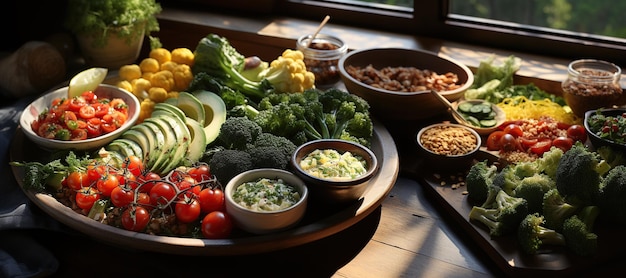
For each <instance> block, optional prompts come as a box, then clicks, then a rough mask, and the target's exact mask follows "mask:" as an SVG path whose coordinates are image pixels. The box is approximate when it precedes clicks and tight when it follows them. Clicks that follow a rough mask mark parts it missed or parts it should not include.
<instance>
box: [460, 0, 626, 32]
mask: <svg viewBox="0 0 626 278" xmlns="http://www.w3.org/2000/svg"><path fill="white" fill-rule="evenodd" d="M625 9H626V1H623V0H596V1H588V0H529V1H520V0H497V1H496V0H450V13H451V14H458V15H465V16H472V17H479V18H484V19H492V20H499V21H506V22H511V23H519V24H524V25H532V26H537V27H547V28H552V29H558V30H564V31H572V32H578V33H587V34H594V35H601V36H611V37H618V38H626V17H625V16H624V10H625Z"/></svg>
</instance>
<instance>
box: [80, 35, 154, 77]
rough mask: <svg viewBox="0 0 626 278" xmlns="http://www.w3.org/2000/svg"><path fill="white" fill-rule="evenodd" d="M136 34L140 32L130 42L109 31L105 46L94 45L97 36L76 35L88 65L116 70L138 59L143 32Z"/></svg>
mask: <svg viewBox="0 0 626 278" xmlns="http://www.w3.org/2000/svg"><path fill="white" fill-rule="evenodd" d="M138 32H141V35H137V36H134V38H133V39H132V40H131V41H130V42H129V41H128V40H127V39H126V38H122V37H119V36H118V34H117V33H115V32H111V31H109V33H108V34H107V39H106V43H105V45H98V44H97V43H95V40H96V38H97V36H95V35H93V34H80V35H77V40H78V45H79V47H80V50H81V53H82V54H83V57H84V58H85V62H86V63H87V64H88V65H90V66H93V67H105V68H111V69H118V68H119V67H121V66H123V65H126V64H133V63H134V62H135V61H136V60H137V57H139V52H140V51H141V47H142V45H143V40H144V31H143V30H138Z"/></svg>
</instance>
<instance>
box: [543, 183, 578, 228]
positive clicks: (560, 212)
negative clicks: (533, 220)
mask: <svg viewBox="0 0 626 278" xmlns="http://www.w3.org/2000/svg"><path fill="white" fill-rule="evenodd" d="M577 211H578V206H576V205H572V204H570V203H568V202H567V201H565V198H563V196H561V194H560V193H559V191H558V190H557V189H550V190H548V192H546V194H545V195H544V196H543V208H542V212H543V217H544V219H545V225H546V227H548V228H550V229H554V230H559V231H560V230H561V228H562V227H563V221H565V219H567V218H569V217H571V216H572V215H574V214H576V212H577Z"/></svg>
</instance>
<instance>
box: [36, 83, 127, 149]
mask: <svg viewBox="0 0 626 278" xmlns="http://www.w3.org/2000/svg"><path fill="white" fill-rule="evenodd" d="M127 118H128V105H127V104H126V103H125V102H124V100H122V99H120V98H114V99H112V100H109V99H106V98H98V96H96V95H95V94H94V93H93V92H92V91H87V92H84V93H82V94H81V96H78V97H74V98H71V99H69V98H57V99H54V100H53V101H52V104H51V105H50V108H48V109H47V110H46V111H44V112H42V113H41V114H39V116H38V117H37V119H36V120H34V121H33V122H32V123H31V128H32V130H33V131H34V132H35V133H36V134H37V135H39V136H41V137H43V138H48V139H56V140H63V141H69V140H84V139H87V138H94V137H97V136H100V135H101V134H105V133H110V132H113V131H114V130H116V129H118V128H120V127H121V126H122V125H123V124H124V123H125V122H126V119H127Z"/></svg>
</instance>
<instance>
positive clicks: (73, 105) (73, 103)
mask: <svg viewBox="0 0 626 278" xmlns="http://www.w3.org/2000/svg"><path fill="white" fill-rule="evenodd" d="M85 106H87V101H85V99H84V98H81V97H75V98H72V99H71V100H70V102H69V106H68V108H69V109H70V110H71V111H74V112H78V111H79V110H80V109H81V108H83V107H85Z"/></svg>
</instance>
